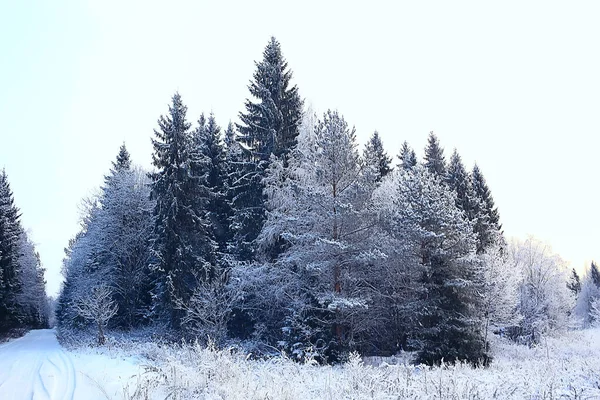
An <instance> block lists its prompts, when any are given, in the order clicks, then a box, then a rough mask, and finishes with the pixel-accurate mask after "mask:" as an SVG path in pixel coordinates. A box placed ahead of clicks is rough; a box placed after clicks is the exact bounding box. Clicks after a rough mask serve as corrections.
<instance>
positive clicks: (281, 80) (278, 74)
mask: <svg viewBox="0 0 600 400" xmlns="http://www.w3.org/2000/svg"><path fill="white" fill-rule="evenodd" d="M291 79H292V71H291V70H289V69H288V65H287V61H286V60H285V58H284V57H283V54H282V52H281V45H280V44H279V42H278V41H277V40H276V39H275V38H274V37H272V38H271V40H270V41H269V43H268V44H267V47H266V48H265V50H264V52H263V60H262V61H260V62H257V63H256V72H255V73H254V80H253V81H252V82H250V85H249V86H248V89H249V90H250V94H251V95H252V96H253V97H255V98H256V99H257V100H258V101H252V100H250V99H247V100H246V104H245V106H246V112H245V113H244V112H242V113H240V120H241V121H242V123H241V124H238V130H239V132H240V134H241V135H242V137H241V139H240V140H241V141H242V142H243V143H244V144H245V145H246V148H247V149H248V150H249V151H250V152H251V154H252V158H253V159H255V160H263V161H267V160H269V157H271V154H275V155H276V156H281V155H284V154H287V153H288V152H289V150H290V149H291V148H293V147H294V146H295V145H296V142H297V137H298V133H299V131H298V127H299V125H300V122H301V119H302V99H301V98H300V95H299V94H298V88H297V87H296V86H295V85H294V86H290V81H291Z"/></svg>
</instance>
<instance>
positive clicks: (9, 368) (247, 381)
mask: <svg viewBox="0 0 600 400" xmlns="http://www.w3.org/2000/svg"><path fill="white" fill-rule="evenodd" d="M494 349H495V350H494V353H495V354H494V357H495V358H494V361H493V363H492V365H491V366H490V367H489V368H486V369H473V368H471V367H469V366H466V365H457V366H446V367H443V368H428V367H423V366H412V365H410V364H408V363H406V362H404V360H406V359H407V358H406V357H399V358H395V359H385V360H381V359H379V360H373V359H371V360H368V362H365V363H363V361H362V360H360V358H358V357H355V358H352V359H351V361H350V362H349V363H347V364H345V365H343V366H335V367H330V366H326V367H324V366H318V365H316V364H310V363H309V364H303V365H301V364H298V363H295V362H292V361H290V360H287V359H285V358H283V357H277V358H274V359H270V360H249V359H247V357H245V356H244V355H243V354H238V353H234V352H231V351H227V350H210V349H206V348H202V347H200V346H188V345H186V346H161V345H157V344H154V343H134V342H132V341H130V340H125V341H121V342H120V343H119V344H118V345H116V343H115V340H114V339H113V340H111V344H110V345H109V346H106V347H102V348H97V347H95V348H87V347H83V348H79V349H77V350H72V351H67V350H65V349H63V348H61V347H60V345H59V344H58V343H57V341H56V339H55V337H54V331H52V330H42V331H33V332H30V333H29V334H27V335H26V336H25V337H23V338H21V339H17V340H14V341H12V342H9V343H7V344H5V345H3V346H0V399H2V400H5V399H7V400H11V399H84V400H87V399H90V400H95V399H165V398H169V399H240V400H241V399H244V400H246V399H271V400H274V399H367V398H368V399H398V398H410V399H441V398H444V399H446V398H449V399H490V398H499V399H561V398H562V399H600V362H599V360H600V330H597V329H593V330H585V331H573V332H569V333H567V334H565V335H564V336H563V337H561V338H549V339H548V340H545V341H544V342H543V343H542V344H541V345H540V346H538V347H536V348H527V347H524V346H518V345H515V344H511V343H508V342H506V341H502V340H496V342H495V343H494ZM365 364H377V366H371V365H365Z"/></svg>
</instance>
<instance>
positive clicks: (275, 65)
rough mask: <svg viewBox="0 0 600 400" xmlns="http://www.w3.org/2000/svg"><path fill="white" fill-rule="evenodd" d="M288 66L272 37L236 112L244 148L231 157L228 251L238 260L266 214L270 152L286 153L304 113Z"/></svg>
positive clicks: (247, 254) (249, 250) (247, 256)
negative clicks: (242, 108)
mask: <svg viewBox="0 0 600 400" xmlns="http://www.w3.org/2000/svg"><path fill="white" fill-rule="evenodd" d="M291 79H292V72H291V70H289V69H288V65H287V62H286V60H285V58H284V57H283V54H282V52H281V46H280V44H279V42H278V41H277V40H276V39H275V38H274V37H272V38H271V40H270V41H269V43H268V44H267V47H266V48H265V50H264V52H263V59H262V61H260V62H257V63H256V72H255V73H254V80H253V81H251V82H250V85H249V86H248V89H249V90H250V94H251V95H252V97H254V98H255V99H256V100H251V99H247V100H246V103H245V108H246V111H245V112H241V113H240V120H241V124H237V129H238V132H239V134H240V137H239V138H238V141H239V143H240V148H241V149H242V150H243V154H241V157H239V159H237V160H235V161H234V162H232V166H233V167H234V168H233V171H232V173H231V174H230V179H229V182H230V185H229V197H230V199H231V204H232V207H233V209H234V216H233V219H232V223H231V225H230V226H231V228H232V229H233V231H234V237H233V239H232V242H231V246H230V251H231V252H232V253H233V254H234V255H235V256H236V257H237V258H238V259H240V260H242V261H248V260H251V259H253V258H254V256H255V252H254V246H253V242H254V241H255V239H256V238H257V236H258V234H259V233H260V231H261V229H262V226H263V224H264V220H265V215H266V214H265V213H266V210H265V197H264V196H263V189H264V185H263V178H264V176H265V171H266V169H267V168H268V166H269V163H270V157H271V155H275V156H276V157H283V158H284V159H286V158H287V154H288V153H289V151H290V150H291V149H292V148H293V147H295V146H296V143H297V137H298V134H299V126H300V123H301V119H302V103H303V102H302V99H301V98H300V95H299V94H298V88H297V87H296V86H295V85H294V86H291Z"/></svg>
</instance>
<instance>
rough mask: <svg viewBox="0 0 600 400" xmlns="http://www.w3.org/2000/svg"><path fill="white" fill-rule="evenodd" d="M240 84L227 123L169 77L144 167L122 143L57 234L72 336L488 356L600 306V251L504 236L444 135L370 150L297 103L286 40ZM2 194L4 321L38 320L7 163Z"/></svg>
mask: <svg viewBox="0 0 600 400" xmlns="http://www.w3.org/2000/svg"><path fill="white" fill-rule="evenodd" d="M248 89H249V97H248V99H247V100H246V102H245V109H244V110H243V111H241V112H240V113H239V116H238V119H239V122H238V123H231V122H230V123H229V124H228V125H227V126H226V127H224V128H222V127H220V126H219V124H218V123H217V120H216V116H215V115H213V114H212V113H211V114H209V115H208V116H206V115H200V116H194V117H191V116H188V115H187V113H186V112H187V108H186V105H185V103H184V100H183V99H182V98H181V96H180V95H179V94H177V93H176V94H175V95H174V96H173V97H172V99H171V103H170V105H169V107H168V110H165V114H164V115H162V116H160V118H159V119H158V126H157V129H156V130H155V131H154V135H153V138H152V143H153V149H154V152H153V154H152V163H153V166H154V168H153V169H152V170H151V171H146V170H144V169H142V168H141V167H138V166H136V165H135V164H134V163H133V162H132V159H131V157H130V154H129V152H128V151H127V148H126V146H125V144H123V146H122V147H121V148H120V150H119V151H118V154H117V155H116V158H115V159H114V160H113V161H112V168H111V169H110V171H109V172H108V173H107V175H106V176H105V179H104V183H103V185H102V187H101V188H100V190H99V192H98V194H97V195H93V196H90V197H89V198H86V199H85V200H84V201H83V204H84V207H83V208H84V210H83V213H82V218H81V230H80V231H79V232H78V233H77V234H76V235H75V237H74V238H73V239H72V240H71V241H70V242H69V244H68V247H67V248H66V250H65V253H66V254H65V258H64V264H63V271H62V272H63V275H64V284H63V287H62V290H61V293H60V296H59V298H58V303H57V309H56V320H57V327H58V332H59V335H60V336H61V337H62V338H65V337H71V336H73V335H75V336H76V335H81V334H88V333H90V332H93V334H94V335H97V341H98V343H99V344H102V343H103V342H104V340H105V333H106V332H107V331H108V330H113V331H122V332H134V331H136V330H146V331H151V332H153V334H154V335H158V336H161V337H166V338H170V339H172V340H173V341H177V340H180V339H186V340H199V341H201V342H202V343H205V344H206V343H209V342H210V343H212V344H214V345H216V346H217V347H225V346H239V347H241V348H243V349H244V350H245V351H248V352H250V353H252V354H254V355H257V356H264V355H271V354H281V352H282V351H283V352H285V354H287V355H289V356H290V357H291V358H293V359H295V360H299V361H303V360H308V359H314V360H316V361H317V362H319V363H336V362H340V361H344V360H347V359H348V355H349V354H350V353H352V352H358V353H359V354H361V355H369V356H371V355H372V356H374V355H378V356H386V355H393V354H396V353H398V352H400V351H412V352H414V354H415V358H414V360H413V361H414V362H415V363H424V364H429V365H437V364H439V363H440V362H442V361H443V362H455V361H465V362H468V363H471V364H473V365H487V364H488V363H490V362H493V360H492V359H491V357H490V348H489V346H490V337H491V335H501V336H505V337H509V338H510V339H512V340H514V341H516V342H518V343H523V344H527V345H534V344H536V343H539V341H540V340H541V338H542V337H544V335H547V334H551V333H552V332H557V331H561V330H566V329H569V328H572V327H577V326H591V325H593V324H594V323H595V321H596V320H599V318H600V303H599V302H598V299H600V272H599V271H598V268H597V266H596V265H595V264H592V265H591V267H590V270H589V271H588V272H587V274H586V275H585V277H582V278H581V279H580V277H579V276H578V274H577V272H576V271H575V270H574V269H573V270H572V271H570V270H568V266H567V265H566V263H565V262H564V261H563V260H562V259H561V258H560V257H559V256H558V255H557V254H555V253H553V252H552V250H551V249H550V248H549V247H548V246H547V245H546V244H545V243H542V242H540V241H538V240H536V239H535V238H528V239H526V240H522V241H518V240H509V239H507V238H505V236H504V234H503V230H502V224H501V220H500V213H499V211H498V209H497V208H496V206H495V204H494V199H493V196H492V193H491V191H490V188H489V186H488V184H487V182H486V179H485V177H484V174H483V172H482V171H481V169H480V168H479V167H478V166H477V165H473V166H467V165H464V163H463V161H462V159H461V156H460V154H459V152H458V151H457V150H454V151H453V152H452V153H447V152H445V150H444V148H443V146H442V144H441V143H440V141H439V139H438V138H437V136H436V135H435V134H434V133H433V132H431V133H430V134H429V136H428V137H425V136H424V137H423V140H424V143H425V142H426V145H425V152H424V157H422V158H421V157H418V156H417V153H416V152H415V150H414V148H413V147H411V144H409V143H407V142H404V144H403V145H402V147H401V149H398V150H395V151H394V152H389V153H388V151H386V150H385V148H384V145H383V143H382V140H381V137H380V136H379V134H378V133H377V132H373V134H372V135H371V136H370V138H369V140H368V142H367V143H366V144H365V145H364V146H363V147H362V148H359V143H357V138H356V131H355V129H354V128H353V127H352V124H351V122H350V121H347V120H346V117H344V116H343V115H342V114H341V113H340V112H339V111H336V110H327V111H326V112H324V113H323V114H322V115H317V114H315V113H314V112H312V111H311V110H310V109H309V108H306V107H305V104H304V101H303V99H302V97H301V95H300V91H299V89H298V87H296V86H295V85H293V83H292V71H291V69H290V68H289V66H288V64H287V62H286V60H285V58H284V57H283V54H282V50H281V46H280V44H279V42H278V41H277V40H276V39H275V38H271V40H270V41H269V42H268V44H267V46H266V48H265V49H264V52H263V57H262V59H261V60H260V61H258V62H256V70H255V72H254V75H253V77H252V79H251V81H250V84H249V86H248ZM192 118H193V119H196V118H197V122H196V123H193V122H190V121H191V120H192ZM415 148H417V147H415ZM392 155H393V156H392ZM0 202H1V203H0V235H2V236H1V237H0V267H1V268H0V274H2V275H0V281H1V282H2V285H1V286H0V287H1V289H2V292H1V293H0V306H1V307H2V311H1V312H0V318H1V321H0V323H1V324H2V325H1V326H2V327H3V328H5V327H9V326H15V325H17V324H24V325H28V326H42V325H45V324H47V315H48V313H47V311H46V310H45V309H44V307H46V306H45V304H46V303H44V302H41V299H44V300H45V295H43V294H42V293H43V275H42V273H43V270H42V269H41V267H40V263H39V258H38V257H36V254H35V250H34V248H33V245H32V244H31V242H30V241H29V240H28V239H27V235H26V234H25V233H24V232H23V230H22V229H21V228H20V226H19V223H18V210H17V209H16V208H15V207H14V206H13V205H12V200H11V194H10V190H9V188H8V183H7V182H6V176H5V175H2V176H1V177H0ZM16 271H19V273H18V274H17V273H16Z"/></svg>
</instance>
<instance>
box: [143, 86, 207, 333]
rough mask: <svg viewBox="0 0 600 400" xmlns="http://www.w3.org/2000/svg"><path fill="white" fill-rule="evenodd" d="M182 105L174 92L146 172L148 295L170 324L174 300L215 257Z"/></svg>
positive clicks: (175, 312) (176, 308) (174, 320)
mask: <svg viewBox="0 0 600 400" xmlns="http://www.w3.org/2000/svg"><path fill="white" fill-rule="evenodd" d="M186 111H187V107H186V106H185V105H184V104H183V102H182V101H181V96H180V95H179V94H178V93H176V94H175V95H174V96H173V102H172V104H171V105H170V106H169V114H168V115H167V116H161V117H160V119H159V121H158V125H159V128H160V130H158V131H157V130H155V131H154V132H155V135H156V139H153V140H152V143H153V145H154V154H153V157H152V158H153V164H154V166H155V167H156V169H157V172H155V173H152V174H151V179H152V198H153V199H155V200H156V207H155V210H154V216H155V218H156V225H155V229H154V234H155V239H154V244H153V250H154V252H155V256H156V260H157V261H156V263H155V265H154V268H155V269H156V272H157V275H158V282H157V287H156V290H155V293H154V295H155V300H154V301H155V308H156V310H157V312H158V314H159V318H161V319H162V320H163V321H164V322H167V323H168V324H169V326H171V327H172V328H179V327H180V325H181V318H182V316H183V312H182V311H181V310H180V305H181V304H182V303H186V302H187V301H188V300H189V299H190V297H191V295H192V292H193V290H194V289H195V287H196V286H197V282H198V280H202V281H206V280H210V279H211V278H212V277H213V275H214V262H215V261H214V251H215V243H214V240H213V239H212V235H211V232H210V224H209V222H208V221H207V220H206V218H205V217H204V216H203V214H202V210H203V209H205V207H206V205H207V204H208V201H209V195H210V190H209V189H208V188H207V186H206V177H205V176H203V175H202V172H203V171H204V165H206V163H208V160H207V159H206V157H205V156H204V155H203V154H201V153H200V152H198V151H194V150H193V149H192V145H191V135H190V124H189V123H188V122H187V121H186Z"/></svg>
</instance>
